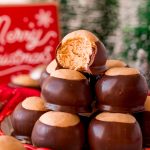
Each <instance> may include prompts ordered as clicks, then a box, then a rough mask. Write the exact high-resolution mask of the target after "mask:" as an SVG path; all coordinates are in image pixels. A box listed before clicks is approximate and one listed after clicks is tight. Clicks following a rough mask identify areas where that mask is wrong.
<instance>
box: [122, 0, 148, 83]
mask: <svg viewBox="0 0 150 150" xmlns="http://www.w3.org/2000/svg"><path fill="white" fill-rule="evenodd" d="M138 19H139V25H138V26H137V27H134V28H127V29H126V30H125V36H124V37H125V38H124V42H125V51H124V52H123V56H124V57H125V58H127V59H129V60H131V61H132V60H134V61H136V64H135V66H136V67H137V68H138V69H140V71H141V72H143V74H146V76H147V78H148V79H150V74H149V71H148V70H149V67H150V0H144V1H143V2H142V4H141V5H140V7H139V10H138ZM148 81H149V80H148ZM149 82H150V81H149ZM149 84H150V83H149Z"/></svg>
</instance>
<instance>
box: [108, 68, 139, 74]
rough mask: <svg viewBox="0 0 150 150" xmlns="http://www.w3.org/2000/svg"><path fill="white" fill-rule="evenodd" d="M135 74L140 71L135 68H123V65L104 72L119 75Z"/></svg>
mask: <svg viewBox="0 0 150 150" xmlns="http://www.w3.org/2000/svg"><path fill="white" fill-rule="evenodd" d="M136 74H140V72H139V71H138V70H137V69H135V68H125V67H115V68H111V69H109V70H107V71H106V72H105V75H108V76H119V75H123V76H127V75H136Z"/></svg>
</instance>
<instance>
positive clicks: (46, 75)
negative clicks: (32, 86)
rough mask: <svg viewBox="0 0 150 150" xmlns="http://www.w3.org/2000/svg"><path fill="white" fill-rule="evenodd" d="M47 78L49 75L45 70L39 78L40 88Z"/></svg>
mask: <svg viewBox="0 0 150 150" xmlns="http://www.w3.org/2000/svg"><path fill="white" fill-rule="evenodd" d="M49 76H50V74H49V73H48V72H47V71H46V70H44V71H43V72H42V74H41V77H40V85H41V86H42V84H43V82H44V80H45V79H46V78H48V77H49Z"/></svg>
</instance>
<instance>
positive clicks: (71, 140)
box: [32, 120, 84, 150]
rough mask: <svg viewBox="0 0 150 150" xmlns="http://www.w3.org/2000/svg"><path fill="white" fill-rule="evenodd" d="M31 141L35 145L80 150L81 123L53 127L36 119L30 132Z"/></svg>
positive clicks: (81, 145)
mask: <svg viewBox="0 0 150 150" xmlns="http://www.w3.org/2000/svg"><path fill="white" fill-rule="evenodd" d="M32 143H33V144H34V145H35V146H37V147H45V148H52V149H54V150H61V149H64V150H82V148H83V144H84V129H83V126H82V124H81V123H78V124H77V125H75V126H69V127H55V126H50V125H46V124H43V123H42V122H40V121H39V120H38V121H37V122H36V124H35V126H34V129H33V132H32Z"/></svg>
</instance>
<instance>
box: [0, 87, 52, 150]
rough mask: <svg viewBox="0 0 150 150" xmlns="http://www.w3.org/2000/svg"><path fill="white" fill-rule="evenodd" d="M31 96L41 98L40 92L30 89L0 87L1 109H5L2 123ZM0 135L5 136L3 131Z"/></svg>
mask: <svg viewBox="0 0 150 150" xmlns="http://www.w3.org/2000/svg"><path fill="white" fill-rule="evenodd" d="M30 96H40V91H38V90H35V89H30V88H11V87H9V86H7V85H0V109H2V108H3V109H2V110H1V112H0V122H2V121H3V119H4V118H5V117H7V116H8V115H10V114H11V113H12V112H13V110H14V109H15V107H16V106H17V105H18V104H19V103H20V102H22V101H23V100H24V99H25V98H26V97H30ZM0 135H4V133H3V132H2V131H1V130H0ZM24 147H25V148H26V149H27V150H50V149H46V148H36V147H33V146H31V145H27V144H25V145H24Z"/></svg>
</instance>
